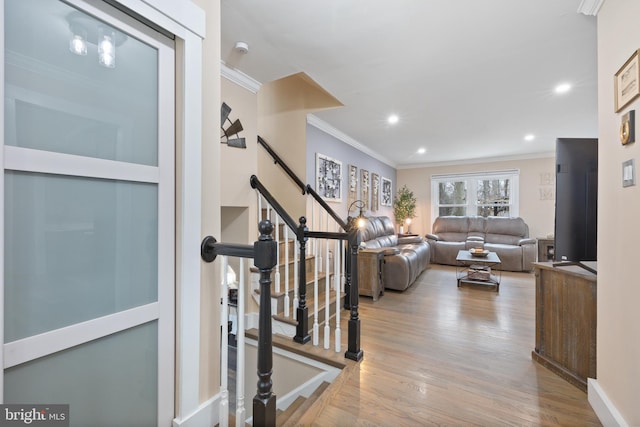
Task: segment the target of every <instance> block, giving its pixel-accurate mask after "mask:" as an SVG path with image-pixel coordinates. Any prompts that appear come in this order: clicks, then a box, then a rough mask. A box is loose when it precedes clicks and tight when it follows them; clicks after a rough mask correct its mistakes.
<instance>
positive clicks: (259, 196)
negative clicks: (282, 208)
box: [256, 190, 262, 222]
mask: <svg viewBox="0 0 640 427" xmlns="http://www.w3.org/2000/svg"><path fill="white" fill-rule="evenodd" d="M256 195H257V196H258V222H260V221H262V195H261V194H260V192H259V191H258V190H256Z"/></svg>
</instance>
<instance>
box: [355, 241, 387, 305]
mask: <svg viewBox="0 0 640 427" xmlns="http://www.w3.org/2000/svg"><path fill="white" fill-rule="evenodd" d="M387 250H388V248H372V249H360V250H359V251H358V292H359V294H360V295H367V296H370V297H373V300H374V301H378V297H379V296H380V295H384V283H383V277H384V276H383V273H384V254H385V252H387Z"/></svg>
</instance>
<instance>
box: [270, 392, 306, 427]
mask: <svg viewBox="0 0 640 427" xmlns="http://www.w3.org/2000/svg"><path fill="white" fill-rule="evenodd" d="M306 400H307V398H306V397H304V396H298V397H297V398H296V400H294V401H293V403H292V404H291V405H289V407H288V408H287V409H285V410H284V411H281V410H279V409H278V410H277V411H276V426H282V425H284V423H286V422H287V420H289V418H291V416H292V415H293V414H294V413H295V412H296V410H297V409H298V408H299V407H300V406H302V404H303V403H304V402H305V401H306Z"/></svg>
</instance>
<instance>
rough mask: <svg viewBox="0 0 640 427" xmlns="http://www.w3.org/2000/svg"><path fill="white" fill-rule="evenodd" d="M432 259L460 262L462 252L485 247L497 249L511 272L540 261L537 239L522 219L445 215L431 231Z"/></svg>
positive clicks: (435, 261) (521, 269) (445, 262)
mask: <svg viewBox="0 0 640 427" xmlns="http://www.w3.org/2000/svg"><path fill="white" fill-rule="evenodd" d="M426 237H427V241H428V242H429V245H430V248H431V262H433V263H436V264H446V265H456V256H457V255H458V251H460V250H463V249H465V250H466V249H471V248H484V249H487V250H489V251H491V252H495V253H496V254H498V257H500V260H501V261H502V262H501V264H500V266H499V267H496V268H499V269H501V270H508V271H531V269H532V268H533V266H532V263H533V262H534V261H535V260H536V254H537V253H536V240H535V239H531V238H529V227H528V226H527V224H526V223H525V222H524V220H523V219H522V218H502V217H488V218H483V217H481V216H441V217H438V218H436V220H435V222H434V223H433V230H432V233H431V234H427V236H426Z"/></svg>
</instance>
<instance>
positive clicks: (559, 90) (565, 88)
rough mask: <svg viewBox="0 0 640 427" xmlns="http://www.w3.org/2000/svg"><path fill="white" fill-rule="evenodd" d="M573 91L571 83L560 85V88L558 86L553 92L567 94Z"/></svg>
mask: <svg viewBox="0 0 640 427" xmlns="http://www.w3.org/2000/svg"><path fill="white" fill-rule="evenodd" d="M570 90H571V84H569V83H560V84H559V85H558V86H556V87H555V88H554V89H553V91H554V92H555V93H567V92H569V91H570Z"/></svg>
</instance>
